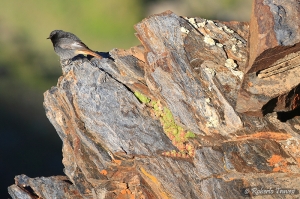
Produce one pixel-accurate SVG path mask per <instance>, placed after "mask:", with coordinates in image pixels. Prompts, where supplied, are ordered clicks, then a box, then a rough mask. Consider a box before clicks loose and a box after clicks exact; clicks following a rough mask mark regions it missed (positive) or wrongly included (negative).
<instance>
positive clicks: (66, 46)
mask: <svg viewBox="0 0 300 199" xmlns="http://www.w3.org/2000/svg"><path fill="white" fill-rule="evenodd" d="M47 39H51V41H52V43H53V47H54V51H55V52H56V54H57V55H58V56H59V57H60V59H61V60H66V59H72V58H73V57H75V56H76V55H79V54H85V55H92V56H94V57H97V58H100V59H101V58H102V57H101V56H100V55H98V54H97V53H95V52H94V51H92V50H91V49H89V48H88V47H87V46H86V45H85V44H84V43H83V42H82V41H81V40H80V39H79V38H78V37H76V35H74V34H72V33H70V32H65V31H63V30H53V31H52V32H51V33H50V36H49V37H48V38H47Z"/></svg>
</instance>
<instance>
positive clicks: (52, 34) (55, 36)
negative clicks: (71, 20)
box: [47, 30, 64, 41]
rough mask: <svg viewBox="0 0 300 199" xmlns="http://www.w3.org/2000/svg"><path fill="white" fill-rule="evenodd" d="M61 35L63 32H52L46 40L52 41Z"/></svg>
mask: <svg viewBox="0 0 300 199" xmlns="http://www.w3.org/2000/svg"><path fill="white" fill-rule="evenodd" d="M63 34H64V31H63V30H53V31H52V32H51V33H50V36H49V37H48V38H47V39H51V40H52V41H53V40H55V39H56V38H58V36H60V35H63Z"/></svg>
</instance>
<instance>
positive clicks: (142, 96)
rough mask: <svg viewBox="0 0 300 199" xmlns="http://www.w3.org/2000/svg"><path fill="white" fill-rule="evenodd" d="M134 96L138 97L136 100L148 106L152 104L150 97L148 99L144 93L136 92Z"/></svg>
mask: <svg viewBox="0 0 300 199" xmlns="http://www.w3.org/2000/svg"><path fill="white" fill-rule="evenodd" d="M134 95H135V96H136V98H138V99H139V100H140V102H142V103H144V104H147V103H149V102H150V99H149V98H148V97H146V96H145V95H143V94H142V93H140V92H138V91H136V92H134Z"/></svg>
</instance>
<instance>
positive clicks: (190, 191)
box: [9, 12, 300, 199]
mask: <svg viewBox="0 0 300 199" xmlns="http://www.w3.org/2000/svg"><path fill="white" fill-rule="evenodd" d="M135 29H136V31H137V37H138V38H139V40H140V41H141V43H142V45H143V46H138V47H134V48H132V49H130V50H117V49H114V50H112V51H111V52H110V55H111V57H112V58H113V59H112V58H104V59H101V60H97V59H92V60H90V61H88V60H87V59H86V58H82V57H78V58H77V59H75V60H73V62H71V63H70V64H69V65H67V66H63V67H62V69H63V76H62V77H60V78H59V80H58V84H57V86H56V87H52V88H51V89H50V90H48V91H47V92H46V93H45V95H44V96H45V101H44V106H45V109H46V114H47V117H48V118H49V120H50V122H51V123H52V124H53V126H54V127H55V129H56V130H57V132H58V135H59V136H60V138H61V139H62V141H63V164H64V166H65V169H64V172H65V174H66V175H67V177H68V180H69V181H68V180H66V179H65V178H63V177H50V178H33V179H32V178H28V177H27V176H19V177H17V178H16V179H15V180H16V185H12V186H11V187H10V188H9V192H10V194H11V196H12V197H13V198H20V197H23V198H26V197H27V198H35V197H37V196H39V197H42V198H54V197H57V198H76V197H77V198H81V197H82V198H106V199H113V198H144V199H145V198H174V199H181V198H182V199H187V198H230V199H232V198H244V197H245V196H255V192H253V193H252V192H251V191H252V190H251V189H247V188H249V187H263V188H270V187H271V188H276V187H279V186H280V188H289V189H300V185H299V183H298V181H299V180H298V175H299V171H300V168H299V165H300V152H299V145H298V142H299V130H300V125H298V124H299V118H297V117H296V118H293V119H290V120H288V121H287V122H281V121H280V120H279V119H278V117H279V118H280V115H277V113H272V114H269V115H267V116H266V117H264V118H259V117H253V116H248V115H244V114H240V113H237V112H236V111H235V109H234V107H235V104H236V102H237V100H238V99H237V97H238V91H239V88H240V87H241V84H242V80H243V75H244V73H243V71H244V70H245V68H246V62H247V57H248V50H247V37H248V24H247V23H239V22H226V23H222V22H214V21H209V20H204V19H200V18H182V17H179V16H177V15H175V14H174V13H171V12H165V13H162V14H159V15H154V16H151V17H149V18H147V19H144V20H143V21H142V22H140V23H139V24H137V25H136V26H135ZM135 92H139V93H141V94H143V95H145V96H147V97H148V98H144V99H141V98H140V99H139V100H138V99H137V97H136V96H137V95H135V94H134V93H135ZM157 107H158V108H157ZM169 112H170V113H171V115H170V113H169ZM289 116H290V115H283V116H282V117H285V118H287V117H289ZM281 119H282V120H283V118H281ZM167 121H171V122H169V123H167ZM172 122H173V123H172ZM170 123H172V125H174V126H176V131H175V133H174V132H169V129H170ZM174 123H176V124H174ZM173 130H174V129H173ZM172 133H173V134H172ZM182 133H183V134H182ZM181 134H182V135H184V136H186V137H184V138H182V137H180V136H181ZM187 135H188V136H187ZM180 146H183V148H181V147H180ZM184 147H185V148H184ZM173 150H174V151H173ZM170 151H171V152H170ZM36 182H38V183H36ZM58 185H59V186H58ZM42 186H45V187H47V190H49V191H48V192H47V194H46V192H45V190H44V191H43V190H42V188H41V187H42ZM29 188H30V189H29ZM245 190H246V191H249V190H250V191H249V192H245ZM68 194H69V195H68ZM251 194H252V195H251ZM253 194H254V195H253ZM75 196H76V197H75ZM278 196H279V195H276V194H273V195H270V197H271V198H278Z"/></svg>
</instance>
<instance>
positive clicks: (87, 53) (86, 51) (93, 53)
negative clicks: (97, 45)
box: [77, 50, 103, 59]
mask: <svg viewBox="0 0 300 199" xmlns="http://www.w3.org/2000/svg"><path fill="white" fill-rule="evenodd" d="M77 52H78V54H85V55H91V56H94V57H97V58H99V59H102V58H103V57H102V56H101V55H99V54H97V53H95V52H94V51H92V50H79V51H77Z"/></svg>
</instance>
